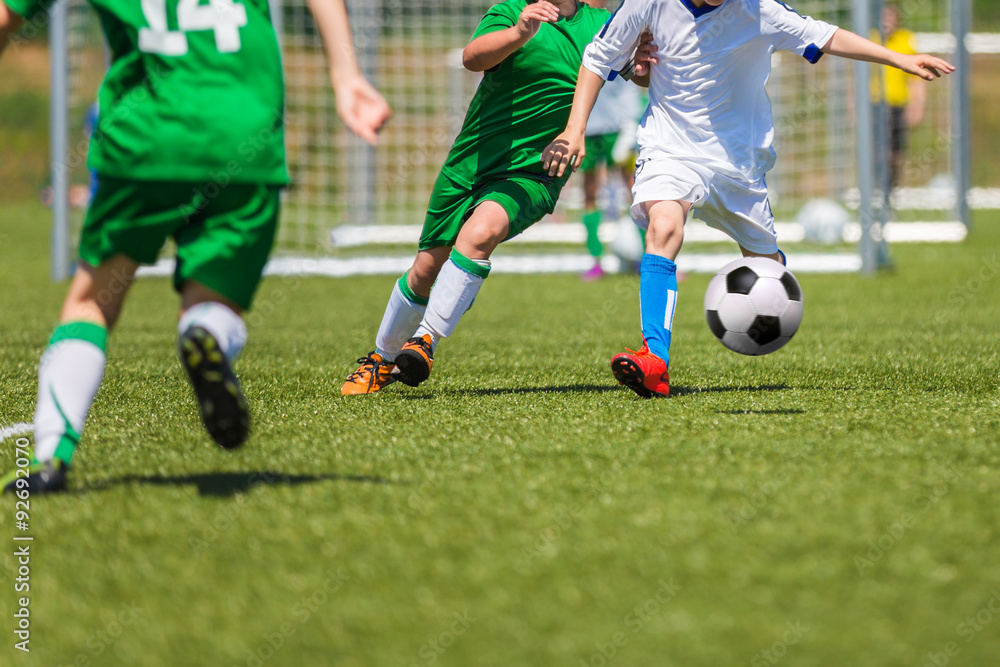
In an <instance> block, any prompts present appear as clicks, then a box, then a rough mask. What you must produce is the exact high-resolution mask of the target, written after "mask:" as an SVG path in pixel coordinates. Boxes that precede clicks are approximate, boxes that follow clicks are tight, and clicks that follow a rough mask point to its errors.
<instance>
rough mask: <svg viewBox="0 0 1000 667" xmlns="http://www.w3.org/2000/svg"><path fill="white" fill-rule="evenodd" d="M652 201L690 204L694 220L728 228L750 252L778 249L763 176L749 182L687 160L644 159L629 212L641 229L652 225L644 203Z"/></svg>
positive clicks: (724, 228) (720, 229)
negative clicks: (753, 181) (754, 181)
mask: <svg viewBox="0 0 1000 667" xmlns="http://www.w3.org/2000/svg"><path fill="white" fill-rule="evenodd" d="M651 201H686V202H690V203H691V208H692V210H693V212H694V216H695V217H696V218H698V219H699V220H704V221H705V222H706V223H708V226H709V227H714V228H715V229H718V230H719V231H722V232H725V233H726V234H728V235H729V236H730V237H731V238H732V239H733V240H734V241H736V242H737V243H739V244H740V245H741V246H743V247H744V248H746V249H747V250H749V251H751V252H756V253H760V254H762V255H772V254H774V253H776V252H777V251H778V237H777V235H775V233H774V216H773V215H772V214H771V204H770V203H768V201H767V183H765V181H764V179H761V180H759V181H757V182H756V183H751V182H749V181H744V180H740V179H735V178H732V177H729V176H723V175H722V174H718V173H716V172H714V171H712V170H711V169H708V168H706V167H703V166H701V165H699V164H695V163H693V162H689V161H684V160H675V159H667V158H658V159H653V160H640V161H639V162H638V163H637V164H636V169H635V185H634V186H633V187H632V209H631V213H632V219H633V220H635V224H637V225H639V227H641V228H643V229H646V228H647V227H648V226H649V218H648V217H647V215H646V207H645V204H646V202H651Z"/></svg>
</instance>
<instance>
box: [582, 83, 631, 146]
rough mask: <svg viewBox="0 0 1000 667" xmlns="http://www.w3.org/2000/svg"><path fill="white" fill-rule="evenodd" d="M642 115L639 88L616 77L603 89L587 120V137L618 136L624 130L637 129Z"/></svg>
mask: <svg viewBox="0 0 1000 667" xmlns="http://www.w3.org/2000/svg"><path fill="white" fill-rule="evenodd" d="M641 115H642V100H641V97H640V91H639V86H637V85H635V84H634V83H632V82H631V81H626V80H625V79H623V78H621V77H615V79H613V80H612V81H608V82H607V83H605V84H604V87H603V88H601V94H600V95H599V96H598V97H597V102H596V103H595V104H594V110H593V111H591V112H590V118H589V119H588V120H587V136H588V137H596V136H600V135H603V134H616V133H618V132H620V131H622V129H623V128H627V127H628V126H631V127H632V129H633V130H634V129H635V126H636V123H638V122H639V117H640V116H641Z"/></svg>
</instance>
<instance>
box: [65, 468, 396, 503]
mask: <svg viewBox="0 0 1000 667" xmlns="http://www.w3.org/2000/svg"><path fill="white" fill-rule="evenodd" d="M329 481H333V482H361V483H366V484H391V483H392V482H391V481H390V480H388V479H385V478H382V477H372V476H370V475H337V474H329V475H286V474H285V473H280V472H274V471H260V472H217V473H203V474H197V475H178V476H163V475H127V476H125V477H119V478H118V479H112V480H107V481H105V482H98V483H96V484H92V485H89V486H87V487H86V488H83V489H80V491H79V493H89V492H92V491H104V490H106V489H110V488H112V487H115V486H121V485H124V484H150V485H152V486H187V485H189V484H190V485H194V486H196V487H197V488H198V495H200V496H211V497H232V496H235V495H236V494H238V493H246V492H247V491H249V490H250V489H253V488H256V487H263V486H298V485H300V484H313V483H315V482H329Z"/></svg>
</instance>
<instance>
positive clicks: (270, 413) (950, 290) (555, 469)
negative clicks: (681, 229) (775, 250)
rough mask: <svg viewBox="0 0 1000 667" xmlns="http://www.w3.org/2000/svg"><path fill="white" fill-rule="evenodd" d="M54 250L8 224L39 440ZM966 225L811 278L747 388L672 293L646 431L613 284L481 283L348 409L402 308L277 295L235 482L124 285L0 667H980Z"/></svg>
mask: <svg viewBox="0 0 1000 667" xmlns="http://www.w3.org/2000/svg"><path fill="white" fill-rule="evenodd" d="M47 220H48V213H47V212H46V211H44V210H43V209H40V208H38V207H37V206H33V205H24V206H9V207H7V208H5V209H4V210H3V211H2V213H0V284H2V285H3V288H4V290H3V300H2V304H3V311H2V313H0V395H2V401H0V426H3V425H9V424H12V423H17V422H26V421H30V419H31V415H32V412H33V409H34V400H35V373H36V369H37V362H38V357H39V354H40V353H41V351H42V349H43V348H44V346H45V343H46V341H47V338H48V335H49V333H50V331H51V329H52V326H53V323H54V322H55V318H56V316H57V313H58V308H59V304H60V302H61V300H62V297H63V293H64V290H65V286H64V285H53V284H52V283H50V282H49V280H48V277H47V270H48V269H47V262H46V261H45V258H46V257H47V238H46V237H47V229H48V224H47ZM977 225H978V226H977V228H976V229H975V231H974V232H973V234H972V236H971V237H970V239H969V241H968V242H966V243H965V244H962V245H956V246H951V245H949V246H909V247H906V246H898V247H896V248H895V249H894V254H895V258H896V261H897V263H898V270H897V271H895V272H894V273H890V274H886V275H881V276H878V277H875V278H862V277H860V276H854V275H849V276H818V275H800V276H799V279H800V281H801V283H802V287H803V290H804V292H805V305H806V315H805V320H804V322H803V325H802V328H801V330H800V332H799V334H798V335H797V336H796V338H795V339H794V340H793V341H792V342H791V343H790V344H789V345H788V346H787V347H786V348H785V349H783V350H781V351H779V352H777V353H775V354H773V355H771V356H769V357H765V358H744V357H740V356H737V355H735V354H733V353H731V352H728V351H727V350H725V349H724V348H722V347H721V346H720V345H719V344H718V342H716V341H715V339H714V338H713V337H712V335H711V333H710V332H709V331H708V328H707V326H706V325H705V322H704V319H703V315H702V311H701V300H702V297H703V294H704V289H705V286H706V284H707V280H708V277H707V276H694V277H692V278H691V279H690V280H688V281H687V282H686V283H683V284H682V285H681V294H680V301H679V305H678V309H677V317H676V332H675V343H674V348H673V354H674V359H673V364H672V365H673V368H672V371H673V373H672V379H673V384H674V391H675V392H676V396H675V397H674V398H672V399H670V400H661V401H643V400H640V399H638V398H636V397H635V396H634V395H633V394H631V393H630V392H628V391H627V390H625V389H622V388H619V387H617V386H616V385H615V382H614V380H613V378H612V377H611V374H610V371H609V369H608V361H609V359H610V357H611V355H612V354H613V353H615V352H617V351H618V350H619V349H620V348H622V347H623V346H625V345H631V346H635V345H637V344H638V342H639V341H638V305H637V289H638V281H637V280H636V279H635V278H631V277H619V278H611V279H608V280H605V281H603V282H600V283H598V284H586V285H585V284H582V283H580V281H579V280H578V279H576V278H575V277H574V276H546V277H533V276H495V277H492V278H490V280H489V281H487V284H486V286H485V287H484V288H483V291H482V293H481V295H480V298H479V300H478V303H477V304H476V306H475V308H474V309H473V310H472V311H471V312H470V313H469V314H468V316H467V317H466V318H465V320H463V322H462V324H461V326H460V327H459V330H458V332H457V334H456V335H455V336H454V337H453V339H451V340H448V341H446V342H445V343H444V344H442V346H441V348H440V350H439V354H438V361H437V364H436V365H435V368H434V373H433V375H432V377H431V380H430V381H429V382H428V383H427V384H426V385H424V386H423V387H421V388H419V389H417V390H411V389H408V388H406V387H402V386H393V387H391V388H389V389H388V390H387V391H385V392H384V393H383V394H382V395H378V396H373V397H351V398H346V399H345V398H341V397H340V396H339V389H340V384H341V382H342V380H343V378H344V377H345V376H346V375H347V373H348V372H350V371H352V370H353V369H354V367H355V364H354V363H353V362H354V359H355V358H356V357H357V356H359V355H361V354H363V353H364V352H366V351H368V350H369V349H370V347H371V345H372V340H373V337H374V334H375V330H376V327H377V325H378V322H379V319H380V317H381V313H382V309H383V307H384V304H385V299H386V297H387V296H388V293H389V290H390V288H391V286H392V280H391V279H389V278H355V279H349V280H327V279H301V280H299V279H280V278H278V279H269V280H268V281H266V282H265V283H264V285H263V287H262V289H261V291H260V296H259V300H258V307H257V310H256V311H255V312H254V314H253V315H251V317H250V328H251V338H250V343H249V345H248V346H247V349H246V352H245V354H244V356H243V358H242V360H241V361H240V363H239V366H238V370H239V372H240V373H241V375H242V377H243V380H244V383H245V389H246V392H247V395H248V396H249V398H250V400H251V403H252V409H253V415H254V420H255V421H254V435H253V437H252V439H251V441H250V442H249V443H248V445H247V446H245V447H244V448H243V449H242V450H239V451H237V452H225V451H222V450H220V449H219V448H218V447H217V446H215V445H213V444H212V443H211V442H210V441H209V440H208V438H207V436H206V435H205V434H204V433H203V431H202V429H201V426H200V423H199V421H198V418H197V416H196V410H195V407H194V402H193V399H192V397H191V396H190V395H189V392H190V390H189V389H188V387H187V386H186V384H185V381H184V378H183V372H182V370H181V369H180V366H179V364H178V363H177V361H176V359H175V354H174V340H175V335H176V334H175V330H174V317H175V314H174V309H175V307H176V299H175V298H174V296H173V294H172V293H171V291H170V288H169V285H168V283H167V281H165V280H144V281H141V282H140V283H139V284H138V285H137V286H136V287H135V288H134V293H133V294H132V298H131V300H130V301H129V303H128V305H127V307H126V311H125V315H124V318H123V321H122V323H121V326H120V328H119V330H118V331H117V332H116V335H115V336H113V337H112V340H111V343H110V347H109V363H108V368H107V373H106V376H105V383H104V386H103V388H102V390H101V392H100V394H99V396H98V399H97V402H96V404H95V406H94V409H93V412H92V414H91V417H90V420H89V421H88V423H87V429H86V431H85V433H84V437H83V442H82V445H81V447H80V449H79V451H78V453H77V456H76V458H75V460H74V464H75V465H74V470H73V476H72V479H71V492H70V493H68V494H66V495H62V496H59V497H48V498H38V499H36V500H33V501H32V503H31V531H30V533H31V534H32V535H33V536H34V538H35V541H34V542H33V557H32V561H31V575H30V576H31V581H30V583H31V591H30V593H31V606H30V609H31V619H32V631H33V634H32V641H31V648H32V653H31V654H30V655H27V656H26V655H23V654H20V653H19V652H16V651H14V650H13V643H14V641H15V639H14V638H13V635H12V633H11V632H10V629H11V628H12V627H13V623H12V614H13V610H14V605H15V599H16V597H17V596H18V595H20V594H16V593H15V592H14V590H13V588H14V578H15V576H16V575H15V562H14V559H13V558H12V557H11V555H10V554H11V553H12V552H13V547H10V548H8V547H5V548H4V549H3V553H4V554H7V555H5V556H0V565H2V566H3V567H0V579H2V581H0V590H2V591H3V594H2V595H0V614H2V615H3V617H4V618H5V619H7V620H6V621H5V622H4V628H5V631H4V633H3V637H4V639H3V646H2V648H0V662H2V663H3V664H11V665H13V664H38V665H46V666H51V665H69V664H75V665H139V664H141V665H149V666H155V665H170V666H175V665H212V666H215V665H226V666H229V665H245V666H247V667H254V666H258V667H260V666H261V665H337V666H341V665H343V666H357V665H378V666H383V665H399V666H401V667H408V666H411V665H427V666H430V665H461V666H465V665H497V666H504V667H507V666H511V665H539V666H552V665H567V666H572V667H577V666H581V665H592V666H594V667H598V666H600V665H606V664H615V665H636V666H648V665H657V666H669V665H677V666H684V667H690V666H691V665H706V666H708V665H711V666H719V665H738V664H750V665H751V666H752V667H757V666H759V665H775V664H779V663H781V664H787V665H802V666H817V667H820V666H822V667H829V666H830V665H854V666H869V665H870V666H872V667H876V666H877V667H887V666H894V665H916V666H922V665H925V664H936V665H939V666H940V665H944V664H952V665H986V664H993V662H994V661H995V659H996V656H997V655H1000V619H998V618H996V615H997V612H998V611H1000V592H998V591H1000V568H997V566H996V564H997V563H998V562H1000V509H998V507H1000V506H998V504H997V502H996V489H997V488H998V487H1000V470H998V463H1000V442H998V440H1000V437H998V431H1000V417H998V407H1000V392H998V379H997V377H998V372H1000V357H998V345H997V340H998V338H997V330H998V322H1000V300H998V299H997V297H996V293H997V288H998V285H1000V281H998V276H1000V266H998V263H997V262H998V257H997V255H998V251H1000V219H997V217H996V216H993V217H988V216H985V215H980V216H979V218H978V219H977ZM682 257H683V254H682ZM682 266H683V260H682ZM0 455H2V459H3V461H4V468H8V467H10V465H11V464H12V459H13V440H7V441H4V442H3V443H0ZM4 506H5V507H6V508H7V509H6V510H4V511H3V512H0V524H2V525H3V527H4V534H5V535H11V534H13V533H14V532H15V531H14V526H13V515H14V507H13V501H12V500H10V501H4ZM8 539H9V538H8ZM8 544H13V542H8Z"/></svg>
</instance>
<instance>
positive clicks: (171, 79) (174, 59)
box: [0, 0, 288, 184]
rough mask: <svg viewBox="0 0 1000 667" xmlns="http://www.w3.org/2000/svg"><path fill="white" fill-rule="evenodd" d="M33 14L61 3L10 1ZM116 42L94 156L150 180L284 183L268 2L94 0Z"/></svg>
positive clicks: (115, 170) (114, 169) (114, 172)
mask: <svg viewBox="0 0 1000 667" xmlns="http://www.w3.org/2000/svg"><path fill="white" fill-rule="evenodd" d="M0 1H2V2H6V4H7V5H8V6H9V7H10V8H11V9H12V10H14V11H15V12H17V13H18V14H21V15H22V16H26V17H30V16H32V15H34V14H36V13H38V12H40V11H44V10H45V9H46V8H48V7H49V6H50V5H52V4H54V0H0ZM89 1H90V4H91V5H93V7H94V9H96V10H97V12H98V14H99V15H100V18H101V23H102V25H103V26H104V32H105V34H106V35H107V38H108V44H109V46H110V49H111V58H112V62H111V68H110V69H109V71H108V74H107V77H106V78H105V80H104V84H103V85H102V86H101V92H100V97H99V107H100V122H99V124H98V127H97V129H96V131H95V132H94V134H93V136H92V138H91V144H90V155H89V163H90V167H91V168H92V169H94V170H96V171H97V172H98V174H107V175H109V176H115V177H119V178H128V179H134V180H144V181H208V180H215V181H217V182H219V183H220V184H221V183H224V182H242V183H266V184H284V183H287V182H288V173H287V171H286V168H285V146H284V119H283V109H284V82H283V79H282V73H281V55H280V52H279V50H278V41H277V38H276V36H275V34H274V28H273V27H272V26H271V19H270V15H269V14H268V5H267V0H236V1H234V0H89Z"/></svg>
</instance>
